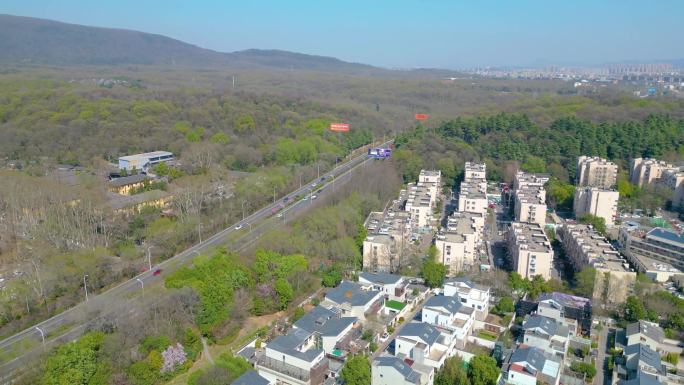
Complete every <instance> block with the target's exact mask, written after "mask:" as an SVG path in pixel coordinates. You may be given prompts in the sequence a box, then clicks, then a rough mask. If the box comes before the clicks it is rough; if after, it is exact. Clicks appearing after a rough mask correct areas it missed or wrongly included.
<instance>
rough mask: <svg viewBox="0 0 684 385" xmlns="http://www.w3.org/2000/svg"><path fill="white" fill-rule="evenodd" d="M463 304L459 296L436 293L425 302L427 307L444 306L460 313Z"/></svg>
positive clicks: (453, 312) (451, 311)
mask: <svg viewBox="0 0 684 385" xmlns="http://www.w3.org/2000/svg"><path fill="white" fill-rule="evenodd" d="M461 306H463V305H461V302H459V300H458V299H457V298H455V297H448V296H444V295H436V296H434V297H431V298H430V299H428V300H427V301H426V302H425V307H443V308H445V309H447V311H449V312H450V313H451V314H456V313H458V310H459V309H460V308H461Z"/></svg>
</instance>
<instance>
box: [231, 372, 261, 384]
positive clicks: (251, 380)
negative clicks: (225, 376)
mask: <svg viewBox="0 0 684 385" xmlns="http://www.w3.org/2000/svg"><path fill="white" fill-rule="evenodd" d="M269 384H270V382H268V380H267V379H265V378H263V377H261V376H260V375H259V373H257V372H255V371H254V370H248V371H246V372H245V374H243V375H241V376H240V377H238V378H237V379H236V380H235V381H233V383H232V384H231V385H269Z"/></svg>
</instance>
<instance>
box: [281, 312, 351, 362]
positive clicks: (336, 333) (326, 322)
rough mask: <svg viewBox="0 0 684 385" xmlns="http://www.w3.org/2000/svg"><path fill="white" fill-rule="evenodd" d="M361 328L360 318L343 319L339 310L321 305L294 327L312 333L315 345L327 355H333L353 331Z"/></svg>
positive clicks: (298, 321) (299, 320)
mask: <svg viewBox="0 0 684 385" xmlns="http://www.w3.org/2000/svg"><path fill="white" fill-rule="evenodd" d="M359 327H360V324H359V320H358V318H356V317H342V316H341V315H340V311H339V310H338V309H336V308H331V309H327V308H325V307H323V306H321V305H318V306H316V307H315V308H313V309H312V310H311V311H310V312H308V313H306V314H305V315H304V316H302V318H300V319H298V320H297V322H295V323H294V325H293V328H294V329H302V330H305V331H307V332H309V333H312V334H313V335H314V338H315V341H314V343H315V345H316V346H317V347H319V348H322V349H323V351H324V352H325V353H326V354H331V353H332V352H333V350H335V349H336V348H337V347H338V344H339V343H341V342H342V341H344V339H345V337H347V336H348V335H349V334H350V332H351V331H352V330H354V329H355V328H359Z"/></svg>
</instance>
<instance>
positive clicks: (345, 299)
mask: <svg viewBox="0 0 684 385" xmlns="http://www.w3.org/2000/svg"><path fill="white" fill-rule="evenodd" d="M324 302H327V305H331V306H336V307H337V308H339V309H340V310H341V315H342V316H344V317H357V318H358V319H359V320H361V321H365V320H366V314H368V313H372V312H377V311H379V310H380V309H381V308H382V304H383V295H382V293H381V292H380V291H378V290H366V289H365V288H364V287H363V286H361V285H359V284H358V283H356V282H350V281H342V282H341V283H340V284H339V285H338V286H337V287H336V288H334V289H332V290H330V291H329V292H328V293H327V294H326V295H325V301H324ZM322 305H326V303H323V304H322ZM328 307H330V306H328Z"/></svg>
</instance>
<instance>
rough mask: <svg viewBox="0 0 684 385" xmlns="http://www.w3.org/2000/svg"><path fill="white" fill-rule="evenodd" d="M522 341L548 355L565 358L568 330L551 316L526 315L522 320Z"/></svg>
mask: <svg viewBox="0 0 684 385" xmlns="http://www.w3.org/2000/svg"><path fill="white" fill-rule="evenodd" d="M522 328H523V332H524V336H523V343H524V344H525V345H529V346H534V347H537V348H539V349H541V350H543V351H544V352H546V353H547V354H548V355H549V356H552V357H556V358H558V359H559V360H561V361H562V360H563V359H564V358H565V352H566V351H567V350H568V342H569V338H570V330H569V329H568V327H567V326H565V325H563V324H561V323H559V322H556V320H554V319H553V318H549V317H544V316H542V315H528V316H526V317H525V320H524V321H523V325H522Z"/></svg>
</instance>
